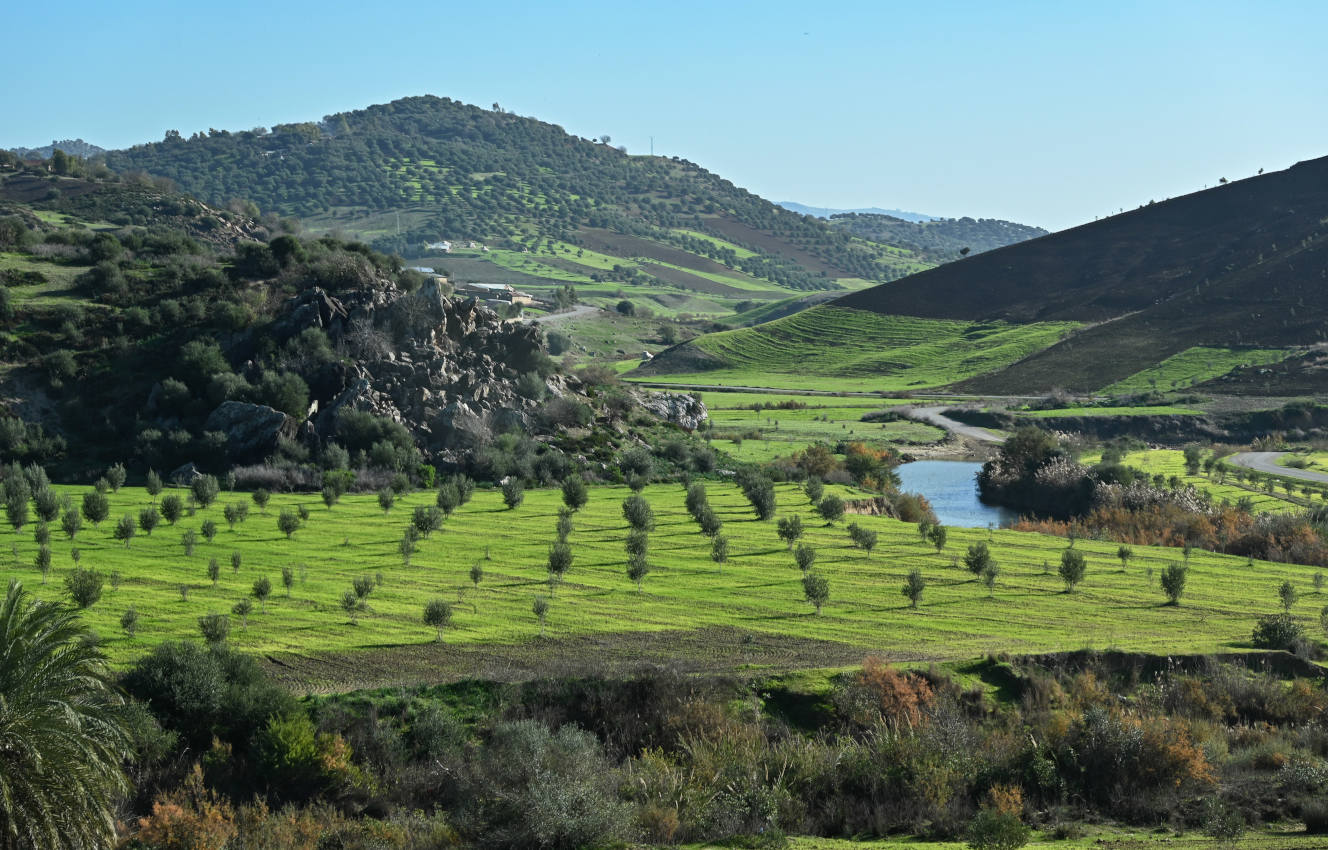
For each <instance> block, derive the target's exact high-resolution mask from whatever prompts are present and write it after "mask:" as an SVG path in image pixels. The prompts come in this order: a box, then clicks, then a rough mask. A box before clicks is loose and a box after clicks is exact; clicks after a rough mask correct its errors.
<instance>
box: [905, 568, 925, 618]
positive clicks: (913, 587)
mask: <svg viewBox="0 0 1328 850" xmlns="http://www.w3.org/2000/svg"><path fill="white" fill-rule="evenodd" d="M926 588H927V580H926V579H924V578H923V577H922V571H921V570H918V569H913V570H909V572H908V578H906V579H904V587H903V590H902V592H903V594H904V596H906V597H908V603H909V605H910V606H911V607H913V608H916V607H918V603H919V602H921V601H922V591H924V590H926Z"/></svg>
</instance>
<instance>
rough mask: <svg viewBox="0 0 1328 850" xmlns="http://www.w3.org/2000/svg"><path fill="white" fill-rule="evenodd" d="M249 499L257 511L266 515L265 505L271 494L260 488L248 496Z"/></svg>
mask: <svg viewBox="0 0 1328 850" xmlns="http://www.w3.org/2000/svg"><path fill="white" fill-rule="evenodd" d="M249 498H251V499H253V500H254V504H255V505H258V509H259V510H260V511H263V512H264V513H266V512H267V503H268V501H269V500H271V498H272V494H271V493H269V492H268V491H267V490H266V489H264V488H262V487H260V488H258V489H257V490H255V491H254V493H253V495H252V496H250V497H249ZM288 536H289V535H288Z"/></svg>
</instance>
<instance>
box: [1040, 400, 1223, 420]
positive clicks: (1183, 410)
mask: <svg viewBox="0 0 1328 850" xmlns="http://www.w3.org/2000/svg"><path fill="white" fill-rule="evenodd" d="M1019 415H1020V416H1029V417H1032V418H1034V419H1060V418H1063V417H1066V416H1202V415H1203V411H1202V410H1195V409H1194V408H1192V407H1175V406H1173V405H1165V404H1163V405H1152V406H1149V407H1064V408H1058V409H1056V410H1021V411H1019Z"/></svg>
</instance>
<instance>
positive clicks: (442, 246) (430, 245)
mask: <svg viewBox="0 0 1328 850" xmlns="http://www.w3.org/2000/svg"><path fill="white" fill-rule="evenodd" d="M424 247H425V250H428V251H438V252H439V253H441V254H450V253H451V252H452V243H451V242H425V243H424Z"/></svg>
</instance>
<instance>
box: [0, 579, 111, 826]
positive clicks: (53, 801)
mask: <svg viewBox="0 0 1328 850" xmlns="http://www.w3.org/2000/svg"><path fill="white" fill-rule="evenodd" d="M122 622H123V620H122ZM135 624H136V618H133V621H132V622H131V623H130V625H128V626H126V628H125V630H126V632H127V633H129V634H131V635H132V632H133V629H134V625H135ZM87 636H88V633H87V632H86V631H85V630H84V628H83V627H82V626H81V625H80V622H79V620H78V618H77V617H76V616H75V615H74V614H73V613H72V612H71V611H69V610H68V609H67V608H64V607H63V606H60V605H50V604H45V605H43V604H38V603H36V602H35V601H34V600H33V599H32V598H31V597H30V596H29V595H28V594H27V593H25V592H24V591H23V588H22V585H20V584H18V583H17V582H13V581H11V582H10V584H9V588H8V591H7V592H6V594H5V597H4V601H3V602H2V603H0V658H4V659H5V664H4V666H3V672H2V673H0V705H3V706H4V711H3V719H2V720H0V728H3V736H4V738H5V740H7V741H8V742H10V743H9V744H8V745H7V746H5V748H4V750H5V755H4V757H3V758H0V787H2V788H4V790H5V793H4V794H3V795H0V825H3V829H4V835H3V837H0V844H2V845H3V846H5V847H13V848H18V847H25V848H31V849H32V850H63V848H68V847H88V848H92V847H103V846H110V845H111V844H112V843H113V837H114V831H115V817H116V809H115V804H116V802H117V800H118V799H119V798H120V797H121V796H122V795H123V794H125V793H126V792H128V790H129V783H128V781H127V780H126V777H125V775H124V773H123V768H122V765H124V764H125V763H126V762H127V761H128V759H129V755H130V752H129V751H130V744H129V734H128V732H127V730H126V727H125V716H124V714H123V713H122V711H121V705H122V700H121V698H120V697H119V695H118V690H117V688H116V687H115V685H114V681H113V679H112V677H111V674H110V672H109V670H108V669H107V668H106V664H105V661H104V659H103V656H102V655H101V653H100V652H98V650H97V649H96V648H95V645H94V643H93V642H91V641H88V640H86V639H85V638H86V637H87Z"/></svg>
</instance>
